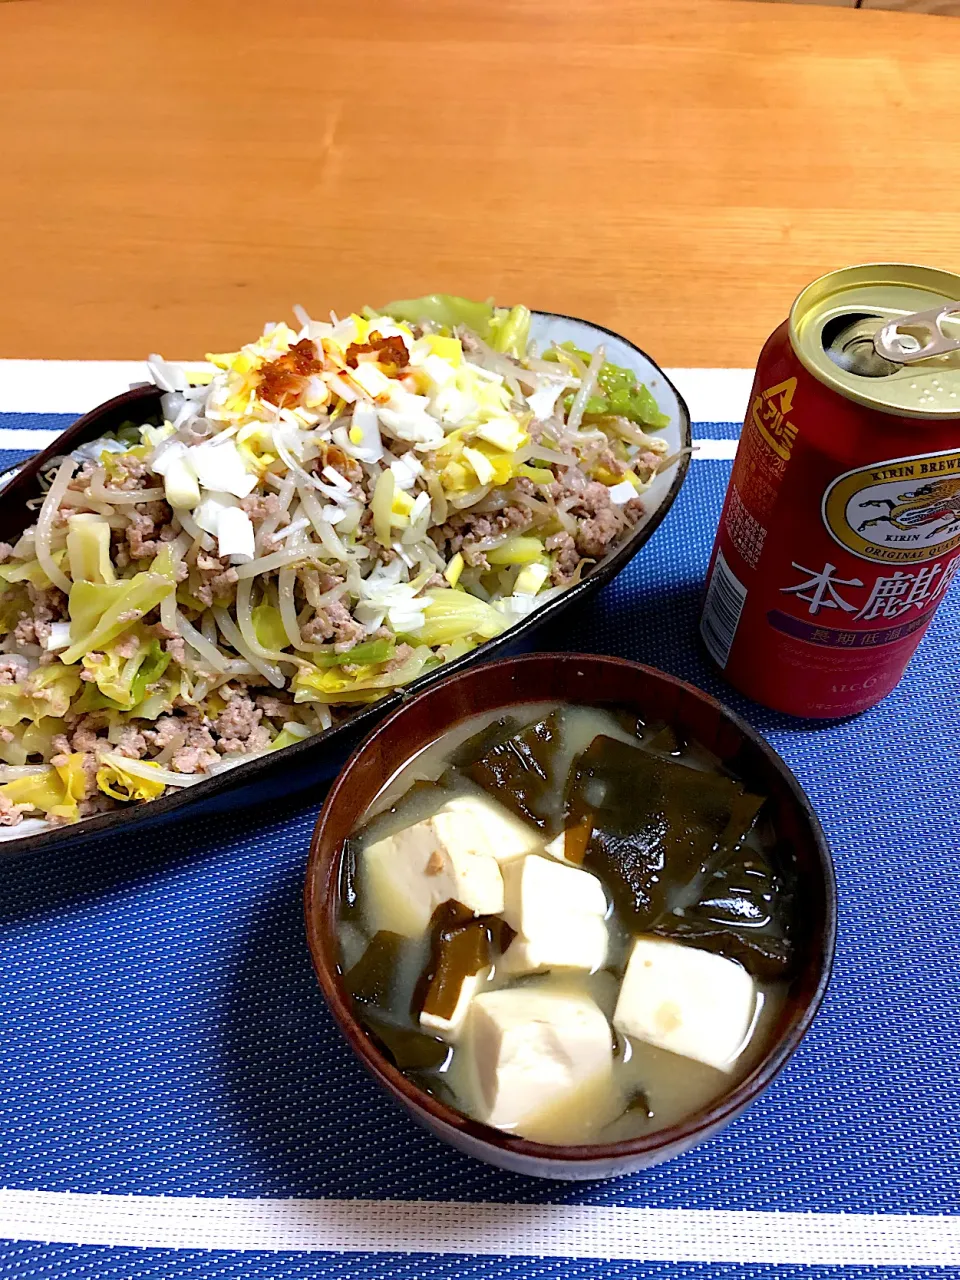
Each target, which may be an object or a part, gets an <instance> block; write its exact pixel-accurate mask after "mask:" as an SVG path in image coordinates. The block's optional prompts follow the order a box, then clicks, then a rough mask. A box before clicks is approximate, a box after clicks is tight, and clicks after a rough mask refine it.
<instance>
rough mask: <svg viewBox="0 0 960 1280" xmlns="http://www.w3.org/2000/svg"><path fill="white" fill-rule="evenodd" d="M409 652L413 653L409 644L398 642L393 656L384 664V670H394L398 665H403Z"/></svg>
mask: <svg viewBox="0 0 960 1280" xmlns="http://www.w3.org/2000/svg"><path fill="white" fill-rule="evenodd" d="M411 653H413V648H412V647H411V646H410V645H408V644H398V645H397V649H396V652H395V653H394V655H393V657H392V658H391V659H390V661H389V662H388V663H386V665H385V666H384V668H383V669H384V671H396V670H397V669H398V668H399V667H402V666H403V664H404V663H405V662H406V660H407V659H408V658H409V657H410V655H411Z"/></svg>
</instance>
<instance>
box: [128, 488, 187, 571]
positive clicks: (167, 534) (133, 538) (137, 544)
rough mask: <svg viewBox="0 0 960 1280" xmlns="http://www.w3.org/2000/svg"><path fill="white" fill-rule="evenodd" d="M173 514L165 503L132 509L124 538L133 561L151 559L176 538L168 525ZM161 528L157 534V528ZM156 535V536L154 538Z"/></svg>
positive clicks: (150, 503)
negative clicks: (166, 543)
mask: <svg viewBox="0 0 960 1280" xmlns="http://www.w3.org/2000/svg"><path fill="white" fill-rule="evenodd" d="M172 515H173V513H172V512H171V510H170V508H169V507H168V506H167V504H166V503H165V502H144V503H140V504H138V505H137V506H135V507H134V509H133V511H132V512H131V514H130V523H129V524H128V525H127V527H126V528H125V529H124V537H125V538H126V542H127V546H128V547H129V549H130V552H129V553H130V556H131V558H132V559H134V560H147V559H152V558H153V557H154V556H155V555H157V554H159V552H160V551H162V550H163V545H164V543H165V542H172V541H173V539H174V538H175V537H176V536H177V533H176V530H175V529H174V527H173V525H172V524H171V523H170V521H171V519H172ZM158 525H159V526H161V527H160V529H159V532H158V529H157V526H158ZM155 534H156V536H154V535H155Z"/></svg>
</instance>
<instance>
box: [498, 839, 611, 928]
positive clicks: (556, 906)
mask: <svg viewBox="0 0 960 1280" xmlns="http://www.w3.org/2000/svg"><path fill="white" fill-rule="evenodd" d="M503 895H504V896H503V918H504V919H505V920H506V922H507V924H508V925H510V927H511V928H512V929H516V931H517V933H521V934H523V936H524V937H526V938H535V937H537V936H539V935H541V934H550V933H552V932H553V931H554V929H555V927H556V922H557V921H558V920H561V919H563V918H566V917H569V916H571V915H576V916H583V915H587V916H599V917H600V918H601V919H603V917H604V916H605V915H606V914H607V899H606V895H605V894H604V892H603V886H602V885H601V883H600V881H599V880H598V879H597V877H596V876H593V875H591V874H590V872H589V871H583V870H581V869H580V868H579V867H571V866H563V865H561V863H559V862H557V861H555V860H554V859H552V858H541V857H538V856H537V855H535V854H531V855H529V856H527V857H525V858H517V859H515V860H513V861H512V862H508V863H506V865H505V866H504V867H503Z"/></svg>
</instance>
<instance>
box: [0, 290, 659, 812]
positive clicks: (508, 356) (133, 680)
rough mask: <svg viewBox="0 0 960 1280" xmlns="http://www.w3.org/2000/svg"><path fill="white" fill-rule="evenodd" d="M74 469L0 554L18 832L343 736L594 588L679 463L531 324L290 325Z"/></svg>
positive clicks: (2, 650) (437, 318) (626, 403)
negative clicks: (663, 477) (647, 497)
mask: <svg viewBox="0 0 960 1280" xmlns="http://www.w3.org/2000/svg"><path fill="white" fill-rule="evenodd" d="M297 319H298V323H299V325H300V328H299V330H294V329H292V328H290V327H288V326H287V325H286V324H270V325H267V327H266V328H265V330H264V333H263V335H262V336H261V337H259V338H258V339H257V340H256V341H254V342H251V343H249V344H248V345H246V346H244V347H243V348H241V350H239V351H235V352H230V353H228V354H222V355H221V354H209V355H208V356H207V358H206V365H205V367H204V368H202V369H199V368H198V369H182V368H180V367H178V366H175V365H172V364H170V363H168V362H166V361H164V360H162V359H160V358H159V357H152V358H151V361H150V368H151V372H152V374H153V377H154V380H155V381H156V383H157V385H158V387H159V388H160V390H161V391H162V393H163V395H162V400H161V404H162V420H160V419H159V418H158V419H157V420H156V421H155V422H154V423H150V424H146V425H135V424H132V423H131V424H128V425H127V426H124V427H122V428H121V429H120V430H118V431H117V432H116V433H115V434H113V435H110V436H104V437H102V438H101V439H99V440H95V441H93V442H91V443H88V444H84V445H83V446H82V447H80V448H79V449H76V450H75V451H74V452H73V453H72V454H71V455H70V456H69V457H65V458H61V459H58V460H57V462H56V463H55V464H54V465H52V466H51V467H50V468H49V469H48V470H47V472H46V474H45V476H44V486H45V494H44V497H43V498H42V501H41V500H38V503H37V505H38V511H37V519H36V523H34V524H33V525H31V526H30V527H29V528H28V529H27V530H26V532H25V533H24V534H23V535H22V536H21V538H20V539H19V541H18V542H17V543H16V545H15V546H9V545H6V544H0V762H2V763H0V825H3V826H8V827H9V826H17V825H18V824H20V823H22V821H23V820H24V818H27V819H40V820H43V821H45V822H48V823H69V822H75V821H77V820H78V819H79V818H81V817H84V816H86V815H88V814H92V813H96V812H100V811H102V810H104V809H108V808H112V807H115V806H118V805H123V804H128V803H130V802H137V801H146V800H152V799H155V798H156V797H158V796H160V795H162V794H163V793H164V792H165V790H166V789H167V788H169V787H183V786H188V785H190V784H191V783H192V782H196V781H199V780H200V779H202V778H203V777H206V776H209V775H210V774H211V773H216V772H218V771H220V770H222V769H224V768H228V767H230V765H231V764H234V763H237V762H238V761H241V760H244V759H249V758H250V756H251V755H256V754H261V753H263V752H267V751H276V750H278V749H280V748H282V747H284V746H287V745H289V744H291V743H293V742H295V741H297V740H299V739H301V738H306V737H309V736H310V735H312V734H315V733H318V732H320V731H322V730H323V729H326V728H328V727H330V725H331V724H333V723H334V722H335V721H336V720H337V719H338V718H343V716H344V715H345V714H347V713H348V712H349V711H350V710H351V709H352V708H354V707H356V705H357V704H359V703H366V702H371V701H374V700H375V699H377V698H380V697H382V696H383V695H384V694H386V693H388V692H389V691H390V690H393V689H396V688H398V687H400V686H403V685H406V684H409V683H410V681H412V680H414V679H415V678H416V677H417V676H419V675H420V674H421V673H422V672H425V671H427V670H429V669H431V668H432V667H435V666H437V665H439V664H441V663H443V662H447V661H449V660H451V659H452V658H455V657H458V656H460V655H461V654H464V653H466V652H468V651H469V650H470V649H472V648H474V647H476V646H477V645H478V644H481V643H482V642H483V641H485V640H488V639H491V638H492V637H494V636H496V635H498V634H499V633H500V632H502V631H503V630H505V629H506V628H507V627H509V626H511V625H512V624H514V623H516V622H517V621H518V620H520V619H522V618H523V617H525V616H526V615H527V614H528V613H529V612H530V611H531V610H533V609H535V608H537V607H538V606H540V605H541V604H542V603H543V602H545V601H546V600H548V599H550V598H551V597H553V596H555V595H557V594H558V593H560V592H562V591H564V590H565V589H566V588H567V587H569V586H570V585H571V584H573V583H574V582H576V581H577V580H578V579H579V577H580V576H581V574H582V573H583V572H584V571H585V569H586V568H587V567H589V565H591V564H592V563H594V562H596V561H598V560H599V559H601V558H602V557H603V556H604V555H605V554H606V553H607V551H608V550H609V549H610V548H611V547H613V546H615V545H616V544H618V543H619V541H620V540H622V538H623V537H624V536H625V535H626V534H628V533H629V531H630V529H631V528H632V526H633V525H635V524H636V522H637V521H638V519H639V518H640V516H641V515H642V513H643V498H642V494H643V493H644V491H645V490H646V489H647V488H648V487H649V485H650V484H651V483H652V481H653V478H654V477H655V475H656V474H657V472H658V470H660V469H662V468H663V467H664V466H665V465H668V464H669V462H670V461H671V459H668V458H667V457H666V456H665V455H666V454H667V445H666V443H665V441H664V440H663V439H662V438H661V437H659V436H657V435H656V434H652V433H655V432H656V431H657V430H659V429H662V428H663V427H664V426H665V425H666V422H667V420H666V418H665V417H664V416H663V415H662V414H661V413H660V411H659V409H658V407H657V403H656V401H655V399H654V397H653V396H652V394H651V393H650V392H649V390H647V388H645V387H644V386H642V385H641V384H639V383H638V381H637V378H636V376H635V375H634V374H633V373H632V372H631V371H630V370H627V369H621V368H618V367H616V366H615V365H613V364H610V363H608V362H607V361H606V359H605V353H604V350H603V348H602V347H600V348H598V349H597V350H595V351H593V352H585V351H580V350H577V349H576V348H575V347H573V346H572V345H571V344H565V345H553V346H550V347H549V348H548V349H545V350H538V349H537V348H536V346H535V345H534V344H533V343H531V342H530V341H529V332H530V313H529V311H527V310H526V308H524V307H513V308H511V309H508V308H496V307H494V306H493V305H492V303H476V302H470V301H467V300H466V299H461V298H453V297H448V296H445V295H434V296H432V297H428V298H421V299H417V300H414V301H410V302H403V303H397V304H394V305H392V306H389V307H386V308H384V309H383V310H382V311H381V312H374V311H372V310H369V309H367V310H366V311H365V312H364V313H363V314H354V315H349V316H347V317H346V318H344V319H338V318H337V317H335V316H332V317H331V319H330V321H329V322H327V321H316V320H312V319H311V318H310V317H309V316H308V315H307V314H306V313H305V312H303V311H302V310H301V309H299V308H298V309H297Z"/></svg>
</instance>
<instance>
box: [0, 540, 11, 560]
mask: <svg viewBox="0 0 960 1280" xmlns="http://www.w3.org/2000/svg"><path fill="white" fill-rule="evenodd" d="M12 555H13V547H11V545H10V543H9V542H0V564H3V562H4V561H5V560H9V559H10V557H11V556H12Z"/></svg>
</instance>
